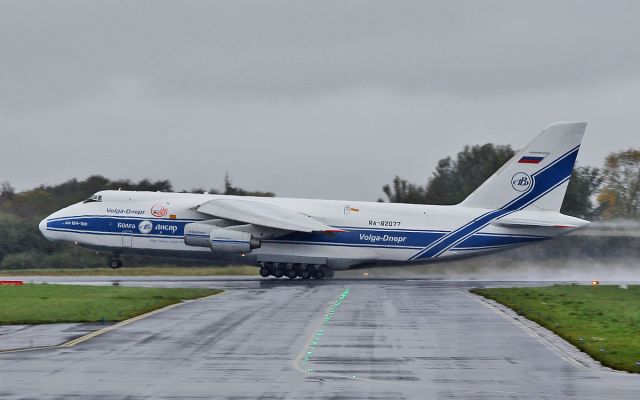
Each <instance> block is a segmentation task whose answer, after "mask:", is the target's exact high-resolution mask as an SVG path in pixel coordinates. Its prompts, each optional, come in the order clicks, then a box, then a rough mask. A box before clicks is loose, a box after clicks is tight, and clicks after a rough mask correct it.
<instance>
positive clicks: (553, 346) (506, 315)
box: [467, 292, 626, 373]
mask: <svg viewBox="0 0 640 400" xmlns="http://www.w3.org/2000/svg"><path fill="white" fill-rule="evenodd" d="M467 295H468V296H470V297H471V298H472V299H474V300H475V301H477V302H478V303H480V304H482V305H484V306H485V307H487V308H488V309H490V310H491V311H493V312H495V313H496V314H498V315H500V316H501V317H502V318H504V319H506V320H507V321H509V322H511V323H512V324H514V325H516V326H518V327H519V328H521V329H522V330H523V331H525V332H526V333H527V334H528V335H529V336H531V337H532V338H534V339H536V340H537V341H538V342H539V343H541V344H542V345H544V346H545V347H546V348H548V349H549V350H551V351H553V352H554V353H556V354H557V355H559V356H560V358H562V359H563V360H565V361H567V362H568V363H569V364H572V365H573V366H574V367H577V368H579V369H592V368H591V367H590V366H588V365H586V364H584V363H583V362H581V361H580V360H577V359H575V358H574V357H573V356H572V355H571V354H569V353H568V352H567V351H566V350H565V349H563V348H561V347H559V346H558V345H557V344H555V343H553V342H552V341H550V340H549V339H547V338H545V337H544V336H542V335H540V334H539V333H538V332H536V331H535V330H533V329H532V328H531V327H530V326H528V325H527V324H525V323H523V322H522V321H520V320H519V319H517V318H514V317H513V316H511V315H510V314H509V313H508V312H507V311H506V310H511V309H510V308H508V307H507V306H504V305H502V304H500V303H498V302H495V303H496V304H498V305H496V304H493V303H494V301H491V302H490V301H489V299H486V298H484V297H482V296H480V295H476V294H473V293H469V292H467ZM502 307H504V308H505V309H506V310H505V309H502ZM522 318H525V317H522ZM527 321H530V322H531V323H532V324H536V323H535V322H533V321H531V320H529V319H527ZM536 325H537V326H539V327H540V328H542V329H545V330H546V331H548V332H550V333H551V334H553V335H554V336H555V337H557V338H558V339H560V340H562V341H563V342H566V341H565V340H564V339H563V338H562V337H560V336H558V335H556V334H555V333H553V332H551V331H550V330H548V329H547V328H544V327H542V326H540V325H539V324H536ZM566 344H567V345H570V346H573V345H571V344H570V343H569V342H566ZM576 350H577V351H580V350H579V349H577V348H576ZM594 362H596V363H597V361H595V360H594ZM601 367H602V368H603V369H605V370H607V371H610V372H622V371H615V370H613V369H610V368H606V367H604V366H602V365H601ZM625 373H626V372H625Z"/></svg>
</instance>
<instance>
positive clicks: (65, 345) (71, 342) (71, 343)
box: [0, 291, 226, 354]
mask: <svg viewBox="0 0 640 400" xmlns="http://www.w3.org/2000/svg"><path fill="white" fill-rule="evenodd" d="M224 293H226V291H224V292H220V293H216V294H212V295H211V296H207V297H201V298H198V299H191V300H183V301H181V302H179V303H174V304H169V305H168V306H164V307H162V308H158V309H157V310H153V311H149V312H148V313H144V314H140V315H138V316H135V317H132V318H129V319H125V320H124V321H120V322H118V323H116V324H113V325H109V326H106V327H104V328H101V329H98V330H97V331H93V332H89V333H87V334H86V335H83V336H80V337H78V338H75V339H71V340H69V341H68V342H65V343H61V344H55V345H51V346H35V347H24V348H21V349H12V350H2V351H0V354H10V353H23V352H27V351H36V350H49V349H62V348H69V347H73V346H75V345H77V344H80V343H83V342H86V341H87V340H90V339H93V338H95V337H98V336H100V335H103V334H105V333H107V332H111V331H113V330H116V329H118V328H122V327H123V326H127V325H129V324H131V323H134V322H137V321H140V320H143V319H145V318H149V317H151V316H153V315H156V314H160V313H161V312H165V311H169V310H171V309H173V308H176V307H178V306H181V305H184V304H189V303H192V302H194V301H198V300H206V299H209V298H211V297H214V296H220V295H222V294H224Z"/></svg>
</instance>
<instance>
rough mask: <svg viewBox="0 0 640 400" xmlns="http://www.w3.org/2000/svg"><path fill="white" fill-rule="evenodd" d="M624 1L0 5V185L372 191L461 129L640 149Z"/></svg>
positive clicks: (634, 21) (594, 148)
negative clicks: (567, 136)
mask: <svg viewBox="0 0 640 400" xmlns="http://www.w3.org/2000/svg"><path fill="white" fill-rule="evenodd" d="M638 16H640V2H638V1H608V2H605V1H595V2H592V1H583V0H580V1H558V0H553V1H548V2H546V1H541V0H535V1H530V2H521V1H518V2H515V1H511V0H508V1H500V2H496V1H484V0H483V1H475V0H474V1H468V2H464V1H451V0H445V1H439V2H429V1H416V2H410V1H405V2H403V1H397V0H394V1H384V2H378V1H372V0H366V1H327V0H323V1H317V2H311V1H300V0H293V1H273V0H271V1H238V0H229V1H224V2H222V1H220V2H216V1H202V2H198V1H172V2H166V1H157V0H153V1H135V2H132V1H111V2H98V1H85V0H81V1H77V2H76V1H56V2H53V1H42V2H33V1H25V0H19V1H0V139H1V141H0V181H5V180H6V181H9V182H10V183H11V184H12V185H13V186H15V187H16V188H17V189H19V190H24V189H28V188H31V187H34V186H37V185H40V184H43V183H46V184H55V183H60V182H62V181H65V180H67V179H69V178H73V177H77V178H85V177H87V176H89V175H92V174H102V175H105V176H107V177H110V178H131V179H134V180H138V179H141V178H150V179H154V180H155V179H170V180H171V181H172V182H173V183H174V186H175V188H176V189H178V190H181V189H189V188H192V187H205V188H209V187H220V186H221V185H222V181H223V178H224V174H225V171H228V172H229V173H230V174H231V176H232V178H233V181H234V184H236V185H238V186H241V187H244V188H247V189H254V190H270V191H274V192H276V193H277V194H278V195H280V196H290V197H315V198H341V199H352V200H376V199H377V198H378V197H379V196H381V195H382V192H381V190H380V188H381V186H382V185H383V184H385V183H388V182H390V181H391V180H392V179H393V177H394V176H395V175H396V174H398V175H400V176H402V177H405V178H408V179H409V180H411V181H414V182H426V180H427V179H428V177H429V176H430V175H431V173H432V172H433V168H434V166H435V164H436V162H437V160H438V159H440V158H442V157H444V156H447V155H455V154H456V153H457V152H458V151H459V150H461V149H462V147H463V146H464V145H465V144H482V143H487V142H493V143H498V144H511V145H512V146H514V147H515V148H519V147H522V146H524V145H526V144H527V143H528V142H529V141H530V140H531V139H532V138H533V136H534V135H536V134H537V133H538V132H540V131H541V130H542V129H543V128H544V127H545V126H546V125H548V124H549V123H551V122H555V121H575V120H581V121H587V122H588V123H589V125H588V127H587V133H586V137H585V140H584V142H583V146H582V148H581V150H580V155H579V157H578V163H579V164H580V165H593V166H599V165H601V163H602V159H603V158H604V157H605V156H606V155H607V154H608V153H609V152H612V151H618V150H623V149H627V148H629V147H639V146H640V130H639V129H638V126H639V125H640V45H638V38H640V24H639V23H638Z"/></svg>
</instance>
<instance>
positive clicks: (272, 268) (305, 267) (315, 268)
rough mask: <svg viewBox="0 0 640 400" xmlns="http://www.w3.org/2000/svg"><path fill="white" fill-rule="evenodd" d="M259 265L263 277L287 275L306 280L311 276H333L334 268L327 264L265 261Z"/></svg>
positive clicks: (319, 277)
mask: <svg viewBox="0 0 640 400" xmlns="http://www.w3.org/2000/svg"><path fill="white" fill-rule="evenodd" d="M258 265H259V266H260V276H262V277H263V278H266V277H268V276H274V277H276V278H282V277H283V276H286V277H287V278H289V279H295V278H301V279H304V280H307V279H310V278H315V279H324V278H333V270H332V269H331V268H329V267H327V266H326V265H320V264H292V263H264V262H261V263H259V264H258Z"/></svg>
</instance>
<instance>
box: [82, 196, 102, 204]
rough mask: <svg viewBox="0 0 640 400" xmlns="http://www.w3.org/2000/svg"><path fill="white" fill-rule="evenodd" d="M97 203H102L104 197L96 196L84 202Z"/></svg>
mask: <svg viewBox="0 0 640 400" xmlns="http://www.w3.org/2000/svg"><path fill="white" fill-rule="evenodd" d="M96 201H102V195H97V194H94V195H93V196H91V197H89V198H88V199H86V200H85V201H83V203H94V202H96Z"/></svg>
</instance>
